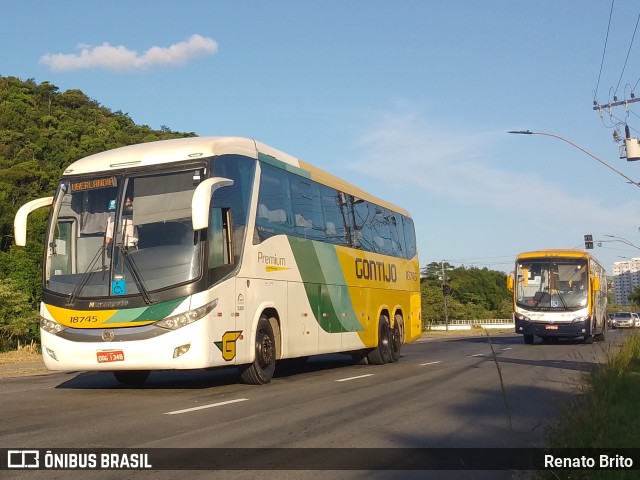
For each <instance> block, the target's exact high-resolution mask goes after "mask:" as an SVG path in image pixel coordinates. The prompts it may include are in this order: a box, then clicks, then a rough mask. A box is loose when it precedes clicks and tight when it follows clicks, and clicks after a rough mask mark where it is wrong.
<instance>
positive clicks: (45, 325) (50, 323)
mask: <svg viewBox="0 0 640 480" xmlns="http://www.w3.org/2000/svg"><path fill="white" fill-rule="evenodd" d="M40 328H41V329H42V330H44V331H45V332H49V333H51V334H52V335H57V334H58V333H60V332H61V331H63V330H65V329H66V328H67V327H65V326H64V325H60V324H59V323H58V322H56V321H55V320H49V319H48V318H44V317H43V316H42V315H41V316H40Z"/></svg>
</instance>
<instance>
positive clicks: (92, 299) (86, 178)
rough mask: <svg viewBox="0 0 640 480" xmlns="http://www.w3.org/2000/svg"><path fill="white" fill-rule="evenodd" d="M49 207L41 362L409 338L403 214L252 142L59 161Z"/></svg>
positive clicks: (410, 253) (394, 348) (247, 355)
mask: <svg viewBox="0 0 640 480" xmlns="http://www.w3.org/2000/svg"><path fill="white" fill-rule="evenodd" d="M47 206H50V216H49V225H48V229H47V233H46V239H45V253H44V268H43V269H44V272H43V294H42V299H43V301H42V304H41V307H40V319H41V320H40V333H41V341H42V351H43V358H44V362H45V365H46V366H47V368H48V369H50V370H61V371H72V370H73V371H76V370H84V371H95V370H102V371H105V370H106V371H113V372H114V374H115V376H116V378H117V379H118V380H119V381H121V382H122V383H126V384H138V383H142V382H144V381H145V380H146V379H147V377H148V375H149V372H150V371H151V370H166V369H198V368H209V367H218V366H229V365H235V366H238V367H239V368H240V371H241V377H242V379H243V381H245V382H247V383H251V384H264V383H268V382H270V381H271V379H272V377H273V374H274V370H275V365H276V361H277V360H281V359H286V358H301V357H302V358H304V357H308V356H310V355H316V354H324V353H335V352H344V353H351V354H353V355H356V356H361V357H362V358H364V357H365V356H366V358H367V359H368V362H369V363H372V364H384V363H387V362H397V361H398V359H399V356H400V348H401V345H402V344H403V343H405V342H410V341H412V340H415V339H416V338H418V337H419V336H420V335H421V315H420V288H419V287H420V275H419V271H420V270H419V263H418V254H417V249H416V237H415V231H414V224H413V220H412V219H411V216H410V215H409V213H408V212H406V211H405V210H403V209H401V208H399V207H396V206H394V205H392V204H390V203H388V202H385V201H384V200H381V199H379V198H377V197H375V196H373V195H371V194H369V193H367V192H365V191H363V190H361V189H359V188H357V187H355V186H353V185H351V184H349V183H347V182H345V181H343V180H341V179H339V178H337V177H335V176H332V175H330V174H328V173H326V172H325V171H323V170H321V169H319V168H316V167H313V166H312V165H310V164H308V163H306V162H304V161H302V160H299V159H298V158H295V157H293V156H291V155H288V154H286V153H283V152H281V151H278V150H276V149H274V148H271V147H269V146H267V145H264V144H262V143H260V142H257V141H255V140H252V139H246V138H237V137H202V138H184V139H176V140H167V141H159V142H151V143H144V144H139V145H132V146H127V147H122V148H117V149H114V150H110V151H106V152H102V153H98V154H95V155H91V156H89V157H86V158H83V159H80V160H78V161H76V162H75V163H73V164H71V165H70V166H69V167H68V168H67V169H66V170H65V171H64V173H63V176H62V178H61V180H60V183H59V185H58V188H57V191H56V193H55V195H54V196H53V197H47V198H41V199H37V200H33V201H31V202H28V203H27V204H25V205H24V206H22V207H21V208H20V209H19V211H18V212H17V214H16V217H15V225H14V226H15V238H16V244H17V245H24V244H25V241H26V224H27V217H28V215H29V213H30V212H32V211H33V210H35V209H37V208H41V207H47Z"/></svg>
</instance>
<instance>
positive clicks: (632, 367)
mask: <svg viewBox="0 0 640 480" xmlns="http://www.w3.org/2000/svg"><path fill="white" fill-rule="evenodd" d="M583 388H584V392H583V394H582V395H580V396H579V397H577V398H576V399H575V400H573V401H572V402H570V403H568V404H567V405H565V407H564V409H563V412H562V420H560V422H559V423H558V424H556V425H554V426H552V427H550V428H549V431H548V437H547V447H549V448H567V449H569V448H575V449H603V450H602V452H601V453H603V454H604V453H607V452H608V451H610V450H613V449H618V448H626V449H630V448H637V447H640V438H639V433H638V432H640V415H638V414H637V409H638V401H639V400H640V335H639V334H636V333H632V334H631V335H630V336H629V337H628V338H627V339H626V341H625V342H624V344H623V345H622V347H621V348H620V350H619V351H618V352H617V353H616V354H615V355H612V356H610V357H609V358H608V359H607V362H606V363H605V364H604V365H602V367H600V368H597V369H595V370H594V371H592V372H590V373H589V374H587V376H586V378H585V384H584V387H583ZM599 454H600V452H597V455H599ZM614 454H615V451H611V455H612V456H613V455H614ZM597 455H596V456H597ZM597 462H598V458H596V463H597ZM538 478H539V479H544V480H548V479H553V480H558V479H567V480H568V479H572V480H574V479H594V480H609V479H611V480H613V479H615V480H619V479H637V478H638V471H637V470H593V469H592V470H548V471H544V472H540V474H539V476H538Z"/></svg>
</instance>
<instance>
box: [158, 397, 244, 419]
mask: <svg viewBox="0 0 640 480" xmlns="http://www.w3.org/2000/svg"><path fill="white" fill-rule="evenodd" d="M247 400H249V399H248V398H236V399H235V400H227V401H226V402H219V403H211V404H209V405H201V406H199V407H193V408H185V409H184V410H175V411H173V412H165V413H164V415H178V414H180V413H189V412H195V411H196V410H204V409H205V408H213V407H221V406H223V405H229V404H231V403H238V402H246V401H247Z"/></svg>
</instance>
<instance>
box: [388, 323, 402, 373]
mask: <svg viewBox="0 0 640 480" xmlns="http://www.w3.org/2000/svg"><path fill="white" fill-rule="evenodd" d="M403 343H404V320H403V318H402V315H396V316H395V317H394V322H393V328H392V329H391V355H390V362H391V363H397V362H398V361H399V360H400V350H401V348H402V344H403Z"/></svg>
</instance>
